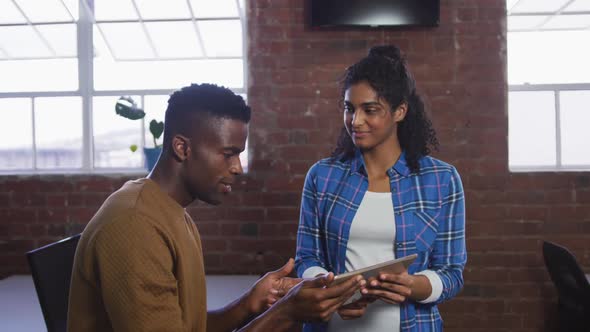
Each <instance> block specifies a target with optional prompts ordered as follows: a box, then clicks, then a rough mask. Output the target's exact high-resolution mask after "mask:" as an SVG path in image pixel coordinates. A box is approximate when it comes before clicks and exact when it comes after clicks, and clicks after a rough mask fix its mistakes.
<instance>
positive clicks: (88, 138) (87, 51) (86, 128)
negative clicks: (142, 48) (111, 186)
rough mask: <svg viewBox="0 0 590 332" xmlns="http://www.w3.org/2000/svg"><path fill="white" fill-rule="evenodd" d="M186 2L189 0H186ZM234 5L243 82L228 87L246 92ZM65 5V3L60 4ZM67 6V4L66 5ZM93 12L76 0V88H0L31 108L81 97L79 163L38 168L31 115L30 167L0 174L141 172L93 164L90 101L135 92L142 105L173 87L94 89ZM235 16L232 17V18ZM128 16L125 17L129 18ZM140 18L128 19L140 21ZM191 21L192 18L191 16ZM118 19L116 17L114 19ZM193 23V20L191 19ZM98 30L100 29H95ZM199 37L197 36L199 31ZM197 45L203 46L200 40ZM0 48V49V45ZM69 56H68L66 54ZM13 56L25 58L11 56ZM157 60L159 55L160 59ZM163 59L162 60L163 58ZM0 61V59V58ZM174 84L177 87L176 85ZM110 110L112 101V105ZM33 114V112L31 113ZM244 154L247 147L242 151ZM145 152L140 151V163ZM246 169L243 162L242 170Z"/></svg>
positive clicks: (2, 94) (244, 57)
mask: <svg viewBox="0 0 590 332" xmlns="http://www.w3.org/2000/svg"><path fill="white" fill-rule="evenodd" d="M132 1H133V2H134V0H132ZM187 3H188V4H189V6H190V1H189V0H187ZM236 5H237V8H238V15H239V20H240V24H241V26H242V55H241V56H240V57H233V58H238V59H242V76H243V86H242V87H241V88H231V90H232V91H233V92H234V93H236V94H241V95H246V93H247V89H246V87H247V86H248V75H247V68H246V64H247V62H248V52H247V49H248V39H247V31H246V27H247V22H246V15H245V10H244V8H243V6H242V3H241V1H240V0H236ZM64 6H65V4H64ZM66 8H67V7H66ZM91 12H93V10H91V9H90V8H88V4H87V3H86V0H78V20H77V21H75V20H74V23H75V25H76V42H77V56H76V58H77V60H78V89H77V90H70V91H22V92H0V99H2V98H29V99H31V112H32V113H33V112H34V108H35V105H34V99H35V98H38V97H71V96H73V97H80V98H81V99H82V166H81V167H80V168H71V169H68V168H59V169H39V168H37V162H36V159H37V148H36V142H35V141H36V140H35V120H34V116H33V118H32V122H33V124H32V135H33V144H32V153H33V167H32V168H23V169H0V175H35V174H41V175H43V174H126V175H136V174H137V175H139V174H145V172H146V169H145V167H137V168H135V167H134V168H116V167H113V168H106V167H95V166H94V141H93V140H94V136H93V132H92V131H93V129H92V128H93V120H92V104H93V97H100V96H109V97H119V96H125V95H136V96H139V97H140V98H141V105H144V98H145V97H146V96H151V95H160V96H161V95H170V94H171V93H172V92H174V89H123V90H96V89H95V88H94V37H93V29H99V28H98V25H97V24H96V21H95V20H94V18H93V16H92V15H91V14H90V13H91ZM224 19H228V17H214V18H204V19H201V18H199V19H198V20H224ZM232 19H235V18H232ZM129 21H130V20H126V22H129ZM141 21H142V20H141V18H140V19H138V20H135V21H132V22H141ZM145 21H146V22H150V21H158V22H166V21H178V20H177V19H157V20H145ZM192 21H193V23H194V22H195V18H194V17H193V18H192ZM117 22H118V21H117ZM66 23H67V24H72V22H51V24H66ZM39 24H47V23H31V22H30V21H28V22H27V23H9V24H0V26H18V25H32V26H33V28H34V26H35V25H39ZM195 24H196V23H195ZM99 31H100V29H99ZM199 38H201V36H200V34H199ZM201 47H204V46H203V45H202V44H201ZM0 51H2V50H1V49H0ZM52 58H63V56H55V57H52ZM69 58H71V57H69ZM226 58H228V57H224V56H215V57H198V58H197V57H196V58H195V59H226ZM13 60H25V59H18V58H15V59H13ZM160 60H161V59H160ZM166 60H173V59H166ZM166 60H163V61H166ZM0 61H1V60H0ZM178 88H181V87H180V86H179V87H178ZM113 110H114V105H113ZM33 114H34V113H33ZM141 121H142V128H143V131H145V130H146V127H145V123H144V122H145V119H142V120H141ZM141 144H142V146H141V147H139V148H140V149H141V148H142V147H144V146H145V132H142V133H141ZM243 153H244V154H245V156H246V158H248V151H247V150H246V151H244V152H243ZM144 159H145V156H144V155H143V153H142V154H141V160H142V164H143V162H144ZM246 170H247V165H246V167H245V169H244V171H246Z"/></svg>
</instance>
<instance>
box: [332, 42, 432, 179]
mask: <svg viewBox="0 0 590 332" xmlns="http://www.w3.org/2000/svg"><path fill="white" fill-rule="evenodd" d="M360 82H367V83H368V84H369V85H370V86H371V88H373V90H375V92H376V93H377V96H379V97H380V98H383V99H385V100H386V101H387V103H388V104H389V105H390V106H391V109H392V111H394V110H395V109H396V108H397V107H398V106H399V105H400V104H401V103H404V102H405V103H407V104H408V112H407V113H406V117H405V118H404V120H403V121H401V122H400V123H399V124H398V130H397V136H398V140H399V143H400V146H401V148H402V150H404V151H405V153H406V161H407V162H408V166H409V168H410V169H411V170H412V171H413V172H419V171H420V167H419V163H418V161H419V160H420V158H421V157H423V156H426V155H428V154H430V152H431V149H434V150H437V149H438V145H439V144H438V139H437V138H436V132H435V131H434V128H433V127H432V123H431V121H430V119H429V118H428V115H427V114H426V110H425V106H424V102H423V100H422V97H421V96H420V95H419V94H418V92H417V91H416V82H415V81H414V78H413V77H412V74H411V73H410V71H409V69H408V67H407V64H406V60H405V58H404V57H403V56H402V54H401V51H400V49H399V48H398V47H397V46H394V45H383V46H375V47H372V48H371V49H370V50H369V54H368V55H367V56H366V57H364V58H362V59H361V60H359V61H358V62H357V63H355V64H353V65H352V66H350V67H348V68H347V69H346V72H345V73H344V76H343V78H342V82H341V86H342V91H341V93H342V96H344V94H345V92H346V90H347V89H348V88H350V87H351V86H352V85H355V84H357V83H360ZM355 149H356V147H355V146H354V143H353V142H352V139H351V137H350V135H349V134H348V132H347V131H346V128H342V131H341V133H340V137H339V138H338V142H337V146H336V149H335V150H334V152H333V153H332V158H336V159H341V160H346V159H350V158H352V157H353V156H354V153H355Z"/></svg>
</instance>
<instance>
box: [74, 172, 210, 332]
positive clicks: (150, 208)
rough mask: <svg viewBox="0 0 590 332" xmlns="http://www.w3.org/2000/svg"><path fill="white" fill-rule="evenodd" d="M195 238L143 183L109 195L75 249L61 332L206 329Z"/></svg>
mask: <svg viewBox="0 0 590 332" xmlns="http://www.w3.org/2000/svg"><path fill="white" fill-rule="evenodd" d="M206 299H207V295H206V288H205V273H204V267H203V253H202V249H201V240H200V238H199V233H198V230H197V228H196V227H195V225H194V223H193V222H192V220H191V218H190V216H189V215H188V214H187V213H186V212H185V210H184V209H183V208H182V207H181V206H180V205H179V204H178V203H177V202H176V201H174V200H173V199H172V198H171V197H170V196H168V195H167V194H166V193H164V192H163V191H162V190H161V189H160V187H159V186H158V185H157V184H156V183H155V182H153V181H151V180H148V179H139V180H135V181H129V182H127V183H126V184H125V185H123V187H122V188H121V189H119V190H118V191H117V192H115V193H113V194H112V195H111V196H110V197H109V198H108V199H107V200H106V201H105V203H104V204H103V205H102V207H101V208H100V209H99V211H98V212H97V213H96V215H95V216H94V217H93V218H92V220H91V221H90V223H88V225H87V226H86V229H84V232H83V233H82V238H81V239H80V242H79V244H78V248H77V250H76V258H75V261H74V269H73V272H72V283H71V287H70V303H69V310H68V331H72V332H77V331H85V332H92V331H100V332H103V331H134V332H135V331H199V332H205V331H206V319H207V308H206V306H207V302H206Z"/></svg>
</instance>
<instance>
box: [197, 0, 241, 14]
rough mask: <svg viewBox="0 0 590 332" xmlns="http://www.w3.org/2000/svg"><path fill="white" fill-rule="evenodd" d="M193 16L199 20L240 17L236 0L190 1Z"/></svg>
mask: <svg viewBox="0 0 590 332" xmlns="http://www.w3.org/2000/svg"><path fill="white" fill-rule="evenodd" d="M190 2H191V6H192V7H193V14H194V15H195V17H197V18H206V17H238V7H237V5H236V0H216V1H209V0H190Z"/></svg>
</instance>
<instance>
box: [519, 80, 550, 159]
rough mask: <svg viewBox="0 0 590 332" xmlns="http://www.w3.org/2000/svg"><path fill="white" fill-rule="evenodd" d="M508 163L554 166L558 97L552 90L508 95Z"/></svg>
mask: <svg viewBox="0 0 590 332" xmlns="http://www.w3.org/2000/svg"><path fill="white" fill-rule="evenodd" d="M508 112H509V116H508V119H509V127H508V137H509V154H508V157H509V165H510V166H511V167H512V166H517V167H518V166H555V165H556V152H555V99H554V93H553V92H552V91H518V92H510V93H509V96H508Z"/></svg>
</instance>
